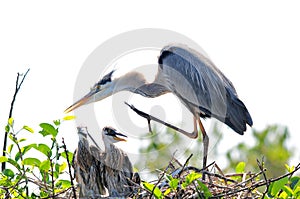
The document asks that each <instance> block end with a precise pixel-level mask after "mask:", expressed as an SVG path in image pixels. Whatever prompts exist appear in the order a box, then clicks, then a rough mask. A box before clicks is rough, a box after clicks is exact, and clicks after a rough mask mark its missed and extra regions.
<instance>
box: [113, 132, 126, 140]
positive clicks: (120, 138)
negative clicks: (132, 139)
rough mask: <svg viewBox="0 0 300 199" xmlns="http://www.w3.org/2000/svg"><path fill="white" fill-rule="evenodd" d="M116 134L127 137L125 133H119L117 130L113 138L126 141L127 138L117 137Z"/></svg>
mask: <svg viewBox="0 0 300 199" xmlns="http://www.w3.org/2000/svg"><path fill="white" fill-rule="evenodd" d="M118 136H122V137H125V138H127V136H126V135H124V134H122V133H119V132H115V135H114V140H117V141H123V142H127V140H126V139H125V138H122V137H118Z"/></svg>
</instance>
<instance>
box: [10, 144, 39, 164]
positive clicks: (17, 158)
mask: <svg viewBox="0 0 300 199" xmlns="http://www.w3.org/2000/svg"><path fill="white" fill-rule="evenodd" d="M31 148H36V144H29V145H27V146H24V147H22V148H21V152H22V155H24V154H26V153H27V151H29V150H30V149H31ZM20 157H21V154H20V152H17V154H16V155H15V161H19V159H20Z"/></svg>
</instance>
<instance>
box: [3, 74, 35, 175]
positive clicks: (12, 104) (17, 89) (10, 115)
mask: <svg viewBox="0 0 300 199" xmlns="http://www.w3.org/2000/svg"><path fill="white" fill-rule="evenodd" d="M29 70H30V69H28V70H27V71H26V73H25V74H24V75H22V74H20V73H18V74H17V80H16V88H15V93H14V96H13V99H12V101H11V104H10V110H9V115H8V118H11V117H12V113H13V109H14V104H15V101H16V98H17V94H18V92H19V90H20V88H21V86H22V84H23V82H24V80H25V78H26V76H27V73H28V72H29ZM20 76H23V77H22V80H21V82H20V83H19V78H20ZM7 136H8V132H5V134H4V141H3V150H2V156H5V155H6V154H5V151H6V147H7ZM1 168H2V171H4V170H5V168H6V162H2V166H1Z"/></svg>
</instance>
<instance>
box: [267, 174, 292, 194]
mask: <svg viewBox="0 0 300 199" xmlns="http://www.w3.org/2000/svg"><path fill="white" fill-rule="evenodd" d="M288 181H289V178H288V177H285V178H282V179H280V180H277V181H275V182H273V183H272V189H271V195H272V196H276V195H277V194H278V192H279V191H280V190H281V189H282V188H283V187H284V185H285V184H287V183H288Z"/></svg>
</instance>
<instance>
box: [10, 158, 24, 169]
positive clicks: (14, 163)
mask: <svg viewBox="0 0 300 199" xmlns="http://www.w3.org/2000/svg"><path fill="white" fill-rule="evenodd" d="M7 162H8V163H10V164H11V165H13V166H14V167H16V168H17V169H18V170H19V171H20V169H21V167H20V165H19V164H18V163H17V162H16V161H15V160H13V159H11V158H8V161H7Z"/></svg>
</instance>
